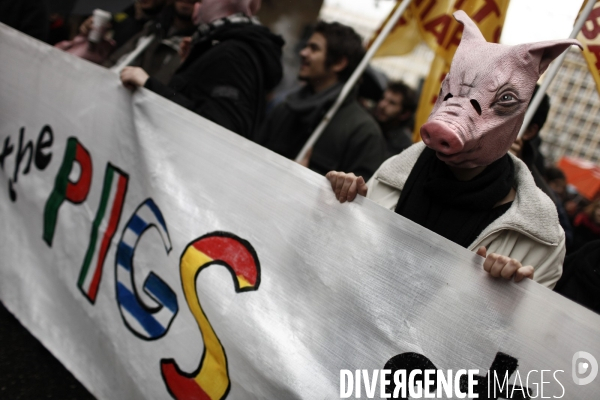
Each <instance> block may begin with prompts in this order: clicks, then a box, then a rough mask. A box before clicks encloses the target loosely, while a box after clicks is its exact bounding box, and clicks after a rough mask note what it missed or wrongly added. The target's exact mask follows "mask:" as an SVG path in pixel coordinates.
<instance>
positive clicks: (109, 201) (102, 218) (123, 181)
mask: <svg viewBox="0 0 600 400" xmlns="http://www.w3.org/2000/svg"><path fill="white" fill-rule="evenodd" d="M128 181H129V177H128V175H127V174H126V173H125V172H123V171H121V170H119V169H118V168H117V167H115V166H113V165H112V164H110V163H108V164H107V166H106V172H105V173H104V186H103V188H102V195H101V197H100V205H99V206H98V212H97V213H96V218H95V219H94V223H93V224H92V232H91V234H90V245H89V246H88V249H87V252H86V254H85V259H84V260H83V265H82V266H81V272H80V274H79V280H78V282H77V286H79V289H81V291H82V292H83V294H84V295H85V297H86V298H87V299H88V300H89V301H90V302H91V303H92V304H94V303H95V302H96V295H97V294H98V287H99V286H100V279H101V278H102V267H103V265H104V259H105V258H106V253H107V252H108V248H109V246H110V243H111V241H112V238H113V236H114V234H115V232H116V231H117V227H118V226H119V220H120V219H121V210H122V209H123V202H124V200H125V193H126V192H127V182H128Z"/></svg>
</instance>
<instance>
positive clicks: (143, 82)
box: [0, 0, 600, 312]
mask: <svg viewBox="0 0 600 400" xmlns="http://www.w3.org/2000/svg"><path fill="white" fill-rule="evenodd" d="M43 4H44V2H43V1H37V0H20V1H18V2H15V1H7V0H0V21H1V22H4V23H6V24H8V25H11V26H13V27H15V28H17V29H20V30H22V31H24V32H25V33H28V34H31V35H32V36H34V37H36V38H38V39H40V40H45V41H49V37H50V36H51V35H50V34H49V32H50V31H51V28H52V21H54V22H55V21H56V16H54V17H51V16H50V15H48V12H47V10H44V5H43ZM260 6H261V0H226V1H224V0H138V1H136V2H134V3H133V4H132V5H131V6H129V7H127V8H126V9H124V10H123V11H122V12H121V13H118V14H115V15H114V16H113V19H112V21H111V23H110V26H107V27H104V28H103V31H102V34H103V38H102V41H101V44H100V45H96V46H88V43H87V39H86V38H87V36H88V35H89V33H90V31H91V30H93V29H96V28H97V27H95V26H94V23H95V22H94V19H93V18H91V17H90V18H88V19H86V20H84V21H83V22H82V23H81V24H80V26H79V27H78V32H77V33H78V38H77V37H75V38H73V37H67V38H64V39H66V41H63V42H61V43H58V44H57V47H59V48H61V49H64V50H65V51H69V52H72V53H74V54H77V55H78V56H80V57H83V58H86V59H88V60H90V61H92V62H95V63H98V64H101V65H104V66H106V67H107V68H110V67H114V66H115V65H119V64H120V63H121V62H122V61H123V60H124V59H127V57H129V56H131V55H132V54H136V56H135V57H133V58H132V59H131V60H130V62H129V63H128V66H126V67H124V68H122V70H121V71H120V79H121V81H122V83H123V85H125V86H126V87H128V88H129V89H131V90H136V89H137V88H140V87H144V88H146V89H149V90H151V91H154V92H156V93H157V94H159V95H161V96H163V97H165V98H167V99H169V100H171V101H174V102H176V103H178V104H179V105H181V106H183V107H185V108H187V109H189V110H191V111H193V112H195V113H197V114H199V115H201V116H203V117H205V118H207V119H209V120H212V121H213V122H215V123H217V124H219V125H221V126H223V127H225V128H227V129H229V130H231V131H233V132H235V133H237V134H239V135H241V136H243V137H245V138H246V139H248V140H252V141H254V142H256V143H258V144H260V145H262V146H264V147H266V148H267V149H269V150H272V151H274V152H276V153H278V154H280V155H282V156H284V157H287V158H289V159H295V158H296V156H297V155H298V154H299V152H300V150H301V149H302V147H303V146H304V144H305V143H306V141H307V140H308V138H309V136H310V135H311V133H312V132H313V131H314V130H315V128H316V127H317V125H318V124H319V123H320V122H321V120H322V119H323V117H324V116H325V114H326V113H327V111H328V110H329V109H330V107H331V106H332V105H333V103H334V102H335V101H336V99H337V98H338V96H339V94H340V92H341V91H342V88H343V86H344V84H345V82H346V81H347V80H348V79H349V77H350V75H351V74H352V72H353V71H354V70H355V68H356V67H357V66H358V64H359V62H360V61H361V59H362V58H363V56H364V54H365V50H364V47H363V44H362V39H361V38H360V37H359V35H358V34H357V33H356V32H355V31H354V30H353V29H352V28H351V27H348V26H345V25H342V24H340V23H337V22H323V21H318V22H315V24H314V26H313V27H312V30H311V34H310V36H309V37H307V40H306V43H305V45H304V46H303V48H302V50H301V51H300V53H299V57H300V59H301V64H300V69H299V71H298V74H297V76H298V80H299V82H300V83H299V85H298V88H297V89H296V90H294V91H292V92H289V93H286V95H285V96H281V95H280V96H274V92H273V91H274V89H275V88H276V87H277V85H278V84H279V82H280V81H281V79H282V74H283V69H282V65H281V55H282V47H283V46H284V41H283V39H282V38H281V37H280V36H278V35H276V34H274V33H272V32H271V31H270V30H269V29H268V28H266V27H264V26H263V25H261V24H260V22H259V21H258V20H257V18H256V13H257V12H258V11H259V9H260ZM461 22H462V23H463V24H465V26H466V27H465V30H468V29H474V28H472V27H471V28H470V25H469V24H470V23H471V22H470V20H466V19H465V20H463V21H461ZM473 35H475V36H476V34H473ZM468 37H469V38H470V37H471V36H468ZM143 39H148V40H143ZM463 40H466V39H465V35H463ZM469 40H470V39H469ZM142 43H143V45H142ZM82 46H83V47H85V48H84V49H83V51H81V50H75V49H81V48H82ZM544 68H545V67H544ZM540 69H543V68H541V67H540ZM445 82H446V81H445ZM534 83H535V82H534ZM534 83H533V84H534ZM445 85H447V87H445V86H444V85H443V86H442V91H441V92H440V99H439V100H438V103H440V104H442V103H441V102H448V103H450V102H455V104H456V106H457V107H462V106H461V105H460V104H459V103H458V101H459V99H458V98H459V97H460V96H457V94H456V92H455V93H454V95H453V94H452V93H451V92H452V90H451V89H450V86H448V85H451V83H447V84H445ZM528 90H529V89H528ZM535 90H537V88H535ZM461 92H462V91H461ZM525 92H527V91H525ZM534 93H535V92H534ZM510 96H512V95H509V97H510ZM532 96H533V95H532ZM532 96H530V97H528V98H526V99H522V100H524V101H526V102H528V101H529V100H530V99H531V97H532ZM379 97H380V98H379V99H374V100H375V101H374V102H373V101H371V102H369V101H363V100H364V99H361V98H360V96H359V87H358V85H357V87H356V88H354V89H353V90H352V91H351V93H350V95H348V96H347V98H346V99H345V100H344V102H343V104H342V105H341V107H340V109H339V110H338V111H337V113H336V114H335V115H334V117H333V118H332V119H331V121H329V124H328V126H327V128H326V129H325V130H324V132H323V134H322V135H321V137H320V138H319V139H318V140H317V141H316V143H315V144H314V146H313V147H312V149H311V151H309V153H308V154H307V156H306V158H305V159H304V160H302V161H301V164H303V165H304V166H306V167H308V168H310V169H311V170H313V171H315V172H317V173H319V174H321V175H324V176H326V177H327V178H328V179H329V180H330V182H331V185H332V188H333V190H334V193H335V196H336V197H337V198H338V200H339V201H340V202H342V203H343V202H345V201H352V200H353V199H354V198H355V197H356V195H364V196H367V197H369V198H371V199H373V200H374V201H376V202H378V203H379V204H381V205H382V206H384V207H386V208H388V209H390V210H391V211H393V212H396V213H398V214H400V215H403V216H405V217H406V218H409V219H411V220H413V221H414V222H417V223H419V224H421V225H423V226H425V227H427V228H428V229H430V230H432V231H434V232H436V233H438V234H440V235H442V236H444V237H446V238H448V239H449V240H452V241H454V242H455V243H458V244H459V245H461V246H463V247H465V248H469V249H472V250H473V251H476V252H477V253H478V254H480V255H481V256H483V257H485V262H484V269H485V270H486V271H488V272H489V273H490V274H491V275H492V276H494V277H498V278H500V277H502V278H506V279H513V278H514V279H515V280H516V281H520V280H522V279H524V278H531V279H534V280H536V281H538V282H539V283H541V284H543V285H545V286H547V287H549V288H554V289H555V290H556V291H558V292H560V293H562V294H563V295H565V296H567V297H569V298H571V299H573V300H575V301H577V302H579V303H581V304H583V305H585V306H587V307H589V308H591V309H594V310H595V311H597V312H600V300H598V299H597V296H594V295H592V294H593V293H596V291H597V290H598V289H600V278H599V276H598V265H599V262H600V252H599V251H598V249H600V199H586V198H584V197H582V196H580V195H579V194H578V193H577V191H576V190H574V188H573V187H572V186H570V185H568V184H567V181H566V178H565V175H564V173H562V171H561V170H560V169H558V168H557V167H556V166H550V165H548V164H547V163H546V162H545V160H544V157H543V155H542V153H541V152H540V150H539V147H540V143H541V139H540V135H539V133H540V131H541V130H542V128H543V126H544V123H545V121H546V118H547V115H548V111H549V108H550V99H549V98H548V96H547V95H546V96H545V98H544V100H543V101H542V103H541V105H540V106H539V107H538V110H537V112H536V114H535V116H534V118H533V119H532V121H531V123H530V124H529V126H528V128H527V130H526V132H525V134H524V135H523V136H522V138H521V139H517V140H516V141H514V142H512V143H509V146H510V148H506V149H503V148H502V146H499V145H497V146H496V147H495V148H494V149H493V152H494V153H497V156H496V157H495V158H494V159H491V160H490V161H489V162H486V163H480V164H478V165H477V166H476V167H473V166H469V167H468V168H462V167H461V168H459V167H456V165H454V164H453V163H452V162H451V161H448V160H450V156H448V154H450V150H448V149H451V148H454V146H455V145H456V143H455V142H453V140H454V139H451V140H450V139H449V140H446V139H444V140H441V141H439V140H438V139H436V137H437V136H439V135H441V136H442V137H444V138H449V136H448V134H447V133H446V132H443V129H444V128H443V127H442V126H441V125H439V124H437V125H436V124H435V123H429V125H428V126H424V127H423V128H422V129H421V133H422V135H424V136H423V142H421V143H416V144H413V128H414V115H415V111H416V109H417V104H418V93H417V91H416V90H414V89H413V88H411V87H409V86H408V85H406V84H405V83H403V82H401V81H393V82H389V83H388V85H387V87H385V88H382V90H381V93H380V96H379ZM442 98H443V100H442ZM502 101H504V102H506V105H505V106H503V107H504V109H505V110H508V109H510V107H513V108H514V107H516V106H514V105H512V104H511V103H510V101H511V100H510V99H509V100H502ZM369 104H371V106H369ZM471 104H472V107H474V109H473V110H471V112H475V113H477V114H479V115H481V113H482V110H481V105H479V103H477V101H475V103H473V100H471ZM500 104H502V103H501V102H500ZM267 110H269V111H268V112H267ZM503 112H504V111H503ZM515 136H516V135H515ZM440 154H441V155H440ZM444 160H446V161H444ZM501 222H502V223H501ZM503 224H504V225H503ZM565 254H566V255H567V258H566V260H565V261H564V263H563V259H564V257H565Z"/></svg>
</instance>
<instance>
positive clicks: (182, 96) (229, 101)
mask: <svg viewBox="0 0 600 400" xmlns="http://www.w3.org/2000/svg"><path fill="white" fill-rule="evenodd" d="M283 43H284V42H283V39H282V38H281V37H280V36H276V35H274V34H272V33H271V32H270V31H269V30H268V29H267V28H265V27H263V26H261V25H257V24H253V23H250V22H248V23H230V24H224V25H221V26H219V27H218V28H216V29H213V30H211V31H210V32H209V33H208V34H204V35H202V36H200V37H199V39H198V40H195V41H194V42H193V45H192V49H191V52H190V54H189V56H188V58H187V59H186V60H185V61H184V63H183V64H182V65H181V67H180V68H179V69H178V70H177V72H176V73H175V75H174V76H173V78H172V79H171V82H169V85H168V86H165V85H163V84H161V83H160V82H158V81H157V80H156V79H153V78H150V79H148V81H147V82H146V85H145V87H146V88H148V89H150V90H152V91H154V92H156V93H158V94H160V95H161V96H164V97H166V98H168V99H170V100H172V101H174V102H176V103H178V104H180V105H182V106H183V107H185V108H188V109H190V110H192V111H194V112H196V113H197V114H200V115H202V116H203V117H205V118H208V119H210V120H211V121H213V122H215V123H217V124H219V125H221V126H223V127H225V128H227V129H229V130H231V131H233V132H236V133H238V134H240V135H242V136H244V137H246V138H249V139H254V133H255V132H256V130H257V129H258V127H259V126H260V123H261V121H262V118H263V115H264V107H265V97H266V94H267V92H268V91H270V90H272V89H273V88H274V87H275V86H276V85H277V84H278V83H279V81H280V80H281V77H282V73H283V72H282V67H281V48H282V46H283Z"/></svg>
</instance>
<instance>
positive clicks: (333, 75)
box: [257, 21, 385, 179]
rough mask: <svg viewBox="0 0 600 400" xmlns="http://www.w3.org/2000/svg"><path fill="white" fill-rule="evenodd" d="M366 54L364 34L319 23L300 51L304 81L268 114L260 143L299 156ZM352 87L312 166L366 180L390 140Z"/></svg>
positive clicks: (300, 74) (312, 158)
mask: <svg viewBox="0 0 600 400" xmlns="http://www.w3.org/2000/svg"><path fill="white" fill-rule="evenodd" d="M363 55H364V50H363V47H362V44H361V39H360V36H358V34H357V33H356V32H355V31H354V30H353V29H352V28H350V27H348V26H345V25H342V24H339V23H337V22H333V23H326V22H322V21H321V22H319V23H317V25H316V26H315V29H314V32H313V34H312V36H311V37H310V39H309V40H308V43H307V44H306V46H305V47H304V48H303V49H302V51H301V52H300V57H301V60H302V62H301V65H300V70H299V72H298V79H300V80H301V81H303V82H305V83H306V84H305V86H303V87H302V88H300V89H299V90H297V91H296V92H293V93H291V94H290V95H289V96H288V97H287V98H286V99H285V100H284V101H283V102H282V103H280V104H279V105H278V106H276V107H275V108H274V109H273V111H272V112H271V113H270V115H269V116H268V117H267V121H266V123H265V126H264V127H263V129H262V131H261V134H260V137H259V138H258V140H257V142H258V143H259V144H262V145H263V146H265V147H267V148H268V149H271V150H273V151H275V152H276V153H278V154H281V155H282V156H284V157H287V158H290V159H294V158H296V156H297V155H298V153H299V152H300V150H301V149H302V147H303V146H304V144H305V143H306V141H307V140H308V138H309V137H310V135H311V134H312V132H313V131H314V130H315V128H316V127H317V125H319V122H320V121H321V119H322V118H323V116H324V115H325V114H326V113H327V111H328V110H329V108H330V107H331V106H332V105H333V103H334V102H335V100H336V99H337V97H338V95H339V94H340V92H341V90H342V88H343V86H344V83H345V82H346V81H347V80H348V78H350V75H352V72H353V71H354V69H355V68H356V67H357V66H358V64H359V63H360V60H361V59H362V57H363ZM356 95H357V90H356V88H355V90H353V91H352V92H351V93H350V94H349V95H348V97H347V98H346V99H345V100H344V103H343V104H342V106H341V107H340V109H339V110H338V112H337V113H336V114H335V115H334V116H333V118H332V120H331V122H330V123H329V125H328V126H327V128H326V129H325V131H324V132H323V134H322V135H321V137H320V138H319V139H318V140H317V142H316V143H315V145H314V147H313V149H312V152H311V155H310V159H308V160H305V163H306V164H307V166H308V168H310V169H312V170H313V171H315V172H317V173H320V174H322V175H325V174H326V173H327V172H329V171H330V170H344V171H352V172H354V173H355V174H357V175H362V176H364V177H365V178H366V179H368V177H370V176H371V175H372V174H373V173H374V172H375V170H376V169H377V168H378V167H379V165H380V164H381V163H382V162H383V161H384V160H385V140H384V139H383V135H382V134H381V130H380V129H379V127H378V126H377V123H376V122H375V120H374V119H373V118H372V117H371V116H370V115H369V113H368V112H367V111H366V110H365V109H364V108H363V107H362V106H360V104H359V103H358V101H357V100H356Z"/></svg>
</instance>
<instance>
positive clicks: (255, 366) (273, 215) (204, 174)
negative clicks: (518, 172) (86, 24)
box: [0, 26, 600, 399]
mask: <svg viewBox="0 0 600 400" xmlns="http://www.w3.org/2000/svg"><path fill="white" fill-rule="evenodd" d="M0 54H1V57H2V63H1V64H0V88H1V90H0V96H1V99H0V146H2V153H1V154H2V158H1V160H2V163H1V164H0V167H1V170H2V173H0V196H1V197H2V200H1V201H0V217H1V222H2V223H1V234H2V241H1V247H0V256H1V260H2V265H1V268H0V299H1V300H2V302H3V303H4V304H5V305H6V307H7V308H8V309H9V310H10V311H11V312H12V313H14V314H15V315H16V317H17V318H18V319H19V320H20V321H21V322H22V323H23V325H24V326H25V327H26V328H27V329H28V330H30V331H31V332H32V333H33V334H34V335H35V336H36V337H37V338H38V339H39V340H40V341H41V342H42V343H43V344H44V345H45V346H46V347H47V348H48V349H49V350H50V351H51V352H52V353H53V354H54V355H55V356H56V357H57V358H58V359H59V360H60V361H61V362H62V363H63V364H64V365H65V366H66V367H67V368H68V369H69V370H70V371H71V372H72V373H73V374H74V375H75V376H76V377H77V378H78V379H79V380H80V381H81V382H82V383H83V384H84V385H85V386H86V387H87V388H88V389H89V390H90V391H91V392H92V393H93V394H94V395H95V396H97V397H98V398H100V399H165V398H177V399H190V398H205V399H218V398H228V399H296V398H297V399H334V398H340V395H345V394H344V393H343V392H340V377H341V376H342V377H344V374H343V373H342V372H340V371H341V370H349V371H352V373H354V371H356V370H367V372H368V373H369V374H372V373H373V370H379V369H382V368H384V366H385V365H386V364H387V363H388V361H389V360H390V359H393V360H395V362H396V364H394V365H396V366H398V365H400V366H406V365H408V364H407V363H406V359H405V358H404V357H405V356H406V355H407V354H408V356H410V357H412V359H413V360H417V365H433V366H434V367H435V368H439V369H442V370H449V369H451V370H454V371H458V370H459V369H478V370H479V373H478V374H477V375H478V376H480V377H483V378H481V379H482V382H483V381H484V380H485V376H486V375H487V374H488V370H490V368H492V367H493V368H492V369H495V370H497V371H505V370H506V371H509V372H510V382H511V384H513V383H514V384H515V386H526V385H527V386H528V387H529V388H530V389H531V390H532V391H533V392H532V393H534V394H535V389H536V387H538V388H539V387H541V386H540V382H542V381H544V382H545V383H544V384H543V389H544V396H556V397H558V396H560V395H563V398H568V399H595V398H598V393H600V379H598V378H596V379H595V380H594V381H593V382H591V383H589V384H587V385H578V384H576V383H575V382H574V378H573V377H572V368H575V364H576V360H574V358H573V357H574V355H575V354H576V353H578V352H586V354H591V355H592V356H595V357H596V358H600V341H598V338H599V337H600V317H598V316H597V315H596V314H594V313H592V312H590V311H588V310H586V309H584V308H582V307H580V306H578V305H576V304H575V303H572V302H570V301H569V300H566V299H564V298H562V297H560V296H558V295H556V294H555V293H553V292H551V291H549V290H547V289H545V288H544V287H542V286H539V285H538V284H536V283H534V282H531V281H527V282H523V283H520V284H514V283H511V282H504V281H498V280H494V279H492V278H490V277H489V276H488V275H487V274H486V273H485V272H483V270H482V267H481V265H482V259H481V258H480V257H478V256H476V255H475V254H473V253H471V252H470V251H467V250H465V249H463V248H461V247H459V246H457V245H455V244H453V243H450V242H449V241H447V240H445V239H443V238H441V237H439V236H437V235H435V234H433V233H431V232H429V231H427V230H425V229H423V228H421V227H419V226H418V225H416V224H414V223H412V222H410V221H408V220H405V219H404V218H402V217H400V216H398V215H396V214H394V213H391V212H390V211H389V210H386V209H383V208H382V207H380V206H378V205H376V204H374V203H372V202H371V201H369V200H366V199H364V198H358V199H357V200H356V201H355V202H353V203H350V204H343V205H340V204H339V203H338V202H337V201H336V200H335V198H334V196H333V194H332V192H331V189H330V187H329V185H328V184H327V181H326V180H325V178H323V177H322V176H319V175H317V174H315V173H313V172H311V171H309V170H308V169H305V168H303V167H301V166H299V165H297V164H295V163H293V162H290V161H288V160H286V159H284V158H282V157H280V156H278V155H276V154H274V153H272V152H270V151H267V150H265V149H263V148H261V147H260V146H257V145H256V144H254V143H251V142H250V141H247V140H245V139H243V138H241V137H239V136H237V135H235V134H233V133H231V132H229V131H226V130H225V129H223V128H221V127H219V126H217V125H215V124H213V123H211V122H210V121H207V120H205V119H203V118H201V117H199V116H198V115H195V114H193V113H191V112H189V111H187V110H184V109H183V108H180V107H179V106H177V105H175V104H173V103H171V102H169V101H167V100H165V99H163V98H161V97H159V96H156V95H155V94H153V93H150V92H148V91H146V90H138V91H137V92H136V93H135V94H133V95H132V94H131V93H130V92H129V91H128V90H127V89H125V88H123V87H122V86H121V84H120V82H119V80H118V78H117V76H116V75H114V74H112V73H111V72H109V71H106V70H104V69H103V68H100V67H98V66H95V65H92V64H89V63H88V62H85V61H82V60H79V59H76V58H74V57H72V56H71V55H68V54H64V53H61V52H60V51H58V50H55V49H53V48H51V47H49V46H46V45H44V44H43V43H41V42H37V41H35V40H33V39H31V38H28V37H26V36H24V35H22V34H20V33H18V32H16V31H14V30H12V29H10V28H7V27H6V26H0ZM579 354H581V353H579ZM403 355H404V356H403ZM394 357H395V358H394ZM588 358H589V356H588ZM32 362H34V360H32ZM428 362H429V364H428ZM577 363H578V368H579V369H581V368H582V365H583V366H585V364H587V365H591V367H590V369H591V368H592V367H593V365H592V363H583V362H579V361H577ZM392 364H393V363H392ZM596 368H597V367H596ZM541 370H551V371H552V373H548V372H547V373H546V375H545V376H543V377H541V376H540V372H539V371H541ZM531 371H538V372H537V373H532V374H530V375H529V381H527V382H526V381H525V376H526V374H527V373H528V372H531ZM556 371H559V372H556ZM584 372H585V371H584ZM518 373H520V376H521V379H522V381H515V379H517V375H518ZM578 373H582V371H579V372H578ZM369 376H372V375H369ZM346 378H347V377H346ZM345 384H346V385H349V383H348V382H347V381H346V383H345ZM362 388H363V389H362V396H363V397H362V398H366V392H365V386H364V385H363V386H362ZM346 389H347V388H346ZM563 392H564V394H563ZM355 395H356V392H353V395H352V396H353V398H354V396H355ZM379 395H380V392H379V390H378V391H377V394H376V395H375V397H379ZM479 398H485V396H483V397H482V396H480V397H479ZM493 398H501V397H493ZM514 398H519V397H514Z"/></svg>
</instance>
